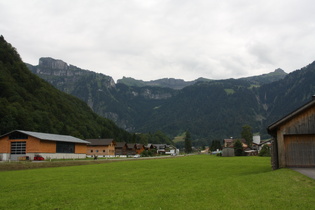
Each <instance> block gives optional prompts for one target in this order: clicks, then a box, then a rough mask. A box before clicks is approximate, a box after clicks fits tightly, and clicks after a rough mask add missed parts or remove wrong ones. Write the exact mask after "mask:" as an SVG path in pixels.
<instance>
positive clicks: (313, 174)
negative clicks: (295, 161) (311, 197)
mask: <svg viewBox="0 0 315 210" xmlns="http://www.w3.org/2000/svg"><path fill="white" fill-rule="evenodd" d="M291 169H292V170H294V171H297V172H299V173H301V174H304V175H305V176H308V177H310V178H312V179H315V168H291Z"/></svg>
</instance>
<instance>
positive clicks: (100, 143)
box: [86, 139, 115, 146]
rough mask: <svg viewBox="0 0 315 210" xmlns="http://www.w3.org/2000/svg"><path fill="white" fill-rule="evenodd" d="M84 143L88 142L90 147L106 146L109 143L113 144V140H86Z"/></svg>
mask: <svg viewBox="0 0 315 210" xmlns="http://www.w3.org/2000/svg"><path fill="white" fill-rule="evenodd" d="M86 141H88V142H90V143H91V144H90V145H91V146H107V145H110V144H111V143H114V144H115V142H114V139H86Z"/></svg>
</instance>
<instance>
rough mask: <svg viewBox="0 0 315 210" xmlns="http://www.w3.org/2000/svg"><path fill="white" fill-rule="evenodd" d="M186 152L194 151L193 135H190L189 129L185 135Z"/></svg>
mask: <svg viewBox="0 0 315 210" xmlns="http://www.w3.org/2000/svg"><path fill="white" fill-rule="evenodd" d="M185 152H186V153H191V152H192V147H191V137H190V133H189V131H186V136H185Z"/></svg>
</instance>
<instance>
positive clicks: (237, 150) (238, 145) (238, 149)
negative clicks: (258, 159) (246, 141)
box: [234, 140, 244, 156]
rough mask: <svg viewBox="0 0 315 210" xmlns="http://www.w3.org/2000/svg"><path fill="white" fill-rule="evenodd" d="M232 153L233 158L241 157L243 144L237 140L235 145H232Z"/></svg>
mask: <svg viewBox="0 0 315 210" xmlns="http://www.w3.org/2000/svg"><path fill="white" fill-rule="evenodd" d="M234 153H235V156H243V153H244V152H243V144H242V142H241V141H240V140H237V141H236V142H235V143H234Z"/></svg>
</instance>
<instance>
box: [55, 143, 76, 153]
mask: <svg viewBox="0 0 315 210" xmlns="http://www.w3.org/2000/svg"><path fill="white" fill-rule="evenodd" d="M74 146H75V144H74V143H71V142H56V151H57V153H74Z"/></svg>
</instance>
